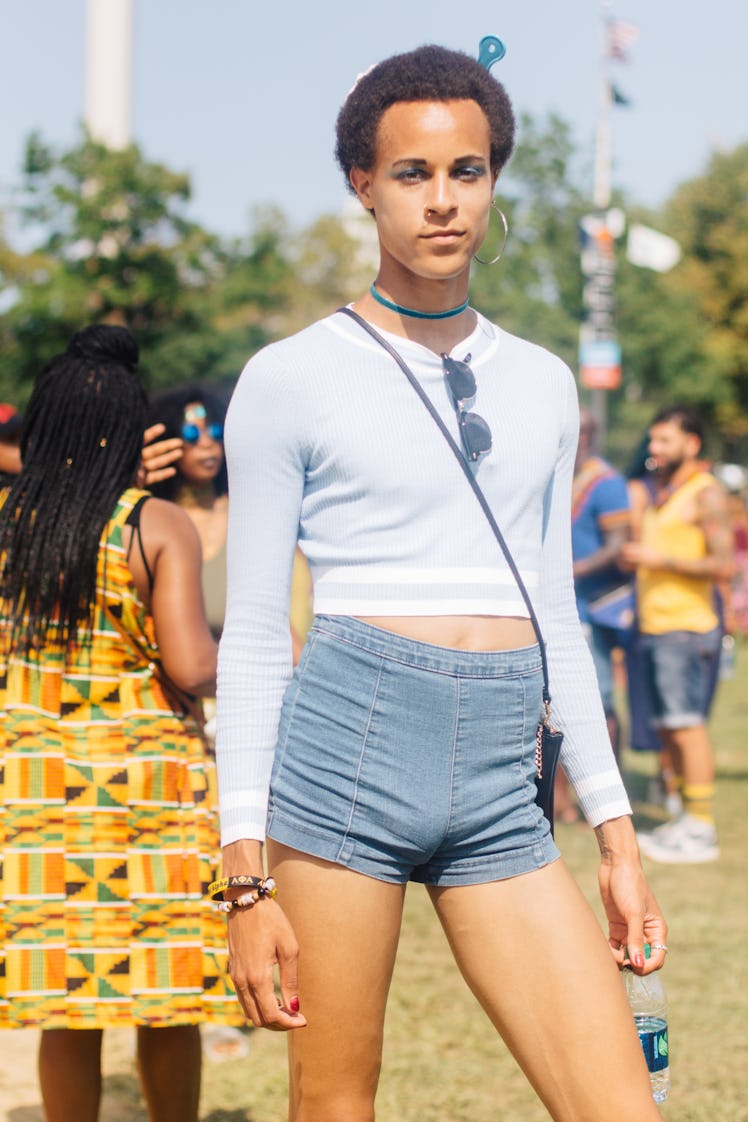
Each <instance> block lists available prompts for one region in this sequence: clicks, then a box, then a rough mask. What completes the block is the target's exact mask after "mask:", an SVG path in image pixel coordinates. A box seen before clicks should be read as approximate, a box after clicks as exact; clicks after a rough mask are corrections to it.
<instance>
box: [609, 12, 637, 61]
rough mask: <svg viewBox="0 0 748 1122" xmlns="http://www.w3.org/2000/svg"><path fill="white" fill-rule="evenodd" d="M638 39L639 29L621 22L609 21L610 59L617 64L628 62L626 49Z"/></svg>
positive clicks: (631, 24)
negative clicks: (615, 60) (613, 59)
mask: <svg viewBox="0 0 748 1122" xmlns="http://www.w3.org/2000/svg"><path fill="white" fill-rule="evenodd" d="M638 38H639V28H638V27H637V26H636V25H635V24H633V23H624V22H623V20H619V19H616V20H611V22H610V23H609V24H608V50H609V52H610V57H611V58H615V59H617V60H618V61H619V62H628V54H627V52H628V49H629V47H631V46H633V44H634V43H635V42H636V40H637V39H638Z"/></svg>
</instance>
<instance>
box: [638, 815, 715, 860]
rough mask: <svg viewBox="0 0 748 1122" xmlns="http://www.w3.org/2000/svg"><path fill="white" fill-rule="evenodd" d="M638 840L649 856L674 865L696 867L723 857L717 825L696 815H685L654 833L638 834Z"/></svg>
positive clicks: (643, 850) (643, 851) (653, 831)
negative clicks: (718, 840) (720, 856)
mask: <svg viewBox="0 0 748 1122" xmlns="http://www.w3.org/2000/svg"><path fill="white" fill-rule="evenodd" d="M637 840H638V842H639V848H640V849H641V851H642V853H645V854H646V855H647V857H651V858H652V860H653V861H663V862H666V863H668V864H671V865H678V864H684V865H695V864H700V863H701V862H704V861H716V860H717V858H718V857H719V846H718V845H717V831H716V830H715V828H714V826H710V825H709V823H707V822H702V821H701V820H700V819H698V818H694V817H693V815H692V814H681V816H680V817H679V818H676V819H674V820H673V821H672V822H666V823H665V824H664V826H658V827H657V829H656V830H652V832H651V834H637Z"/></svg>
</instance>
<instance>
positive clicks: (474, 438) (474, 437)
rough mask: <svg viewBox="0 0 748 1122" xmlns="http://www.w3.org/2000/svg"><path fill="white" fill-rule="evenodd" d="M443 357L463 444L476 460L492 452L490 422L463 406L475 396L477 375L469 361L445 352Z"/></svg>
mask: <svg viewBox="0 0 748 1122" xmlns="http://www.w3.org/2000/svg"><path fill="white" fill-rule="evenodd" d="M441 359H442V369H443V370H444V377H445V379H446V382H447V385H448V387H449V392H450V393H451V394H452V400H453V402H454V407H455V413H456V415H457V424H458V425H459V428H460V437H461V439H462V446H463V448H464V449H465V455H466V456H467V458H468V459H469V460H473V461H475V460H477V459H478V457H479V456H482V455H483V454H484V453H485V452H490V451H491V444H492V439H491V430H490V428H489V427H488V423H487V422H486V421H484V420H483V418H482V417H479V416H478V414H477V413H473V412H472V411H471V410H469V409H463V407H462V403H463V401H469V400H470V399H471V398H473V397H475V394H476V390H477V385H476V381H475V375H474V374H473V372H472V370H471V369H470V367H469V366H468V364H467V362H460V361H459V360H458V359H456V358H450V357H449V355H446V354H443V355H442V356H441Z"/></svg>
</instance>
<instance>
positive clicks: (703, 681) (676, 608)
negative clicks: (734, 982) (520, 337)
mask: <svg viewBox="0 0 748 1122" xmlns="http://www.w3.org/2000/svg"><path fill="white" fill-rule="evenodd" d="M702 443H703V428H702V424H701V419H700V417H699V416H698V414H696V413H695V411H694V410H692V409H690V408H688V407H687V406H680V405H676V406H672V407H670V408H667V409H663V410H661V412H659V413H658V414H657V416H656V417H655V418H654V420H653V421H652V424H651V426H650V429H649V454H650V458H651V459H652V460H653V461H654V465H655V467H654V492H653V496H652V500H651V502H650V503H649V505H648V507H647V508H646V509H645V511H644V513H643V515H642V521H641V537H640V540H639V541H637V542H630V543H628V544H626V545H625V546H624V547H623V549H622V554H621V559H622V564H623V565H624V567H628V568H631V569H635V570H636V583H637V603H638V612H639V628H640V631H641V657H642V659H643V660H644V662H645V665H644V670H645V679H646V681H647V686H648V689H649V693H650V704H651V713H652V715H653V724H655V726H656V727H657V728H658V730H659V732H660V735H661V736H662V740H663V744H664V746H665V748H666V749H668V750H669V753H670V756H671V760H672V766H673V770H674V772H675V774H676V776H677V778H678V780H679V781H680V784H681V797H682V800H683V812H682V813H681V814H680V815H678V817H676V818H675V819H674V820H673V821H672V822H668V823H666V824H665V825H664V826H660V827H658V828H657V829H656V830H653V831H652V833H650V834H642V835H640V836H639V844H640V846H641V849H642V851H643V852H644V853H646V854H647V855H648V856H650V857H652V858H653V859H654V860H658V861H667V862H700V861H712V860H714V859H715V858H716V857H718V856H719V848H718V846H717V834H716V830H715V826H714V810H713V805H714V755H713V752H712V746H711V742H710V740H709V735H708V732H707V727H706V715H707V710H708V706H709V701H710V699H711V693H712V688H713V664H714V658H715V656H716V654H717V651H718V649H719V646H720V643H721V638H722V634H721V627H720V622H719V618H718V616H717V612H716V610H715V585H716V583H717V582H718V581H723V580H725V579H729V577H730V575H731V572H732V548H733V546H732V532H731V530H730V522H729V517H728V507H727V494H726V492H725V489H724V487H723V486H722V484H721V483H720V482H719V481H718V480H717V479H716V478H715V477H714V476H713V475H711V474H710V473H709V472H708V471H706V470H705V468H704V465H703V464H702V463H701V461H700V459H699V457H700V455H701V449H702Z"/></svg>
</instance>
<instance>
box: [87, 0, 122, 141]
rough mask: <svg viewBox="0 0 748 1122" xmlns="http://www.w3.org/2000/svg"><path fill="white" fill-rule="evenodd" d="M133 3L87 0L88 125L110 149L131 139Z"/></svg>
mask: <svg viewBox="0 0 748 1122" xmlns="http://www.w3.org/2000/svg"><path fill="white" fill-rule="evenodd" d="M131 118H132V0H87V5H86V109H85V119H86V125H87V126H88V129H89V131H90V133H91V135H92V136H93V138H94V139H95V140H98V141H101V142H102V143H103V144H106V146H107V147H108V148H126V147H127V146H128V144H130V142H131V140H132V121H131Z"/></svg>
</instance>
